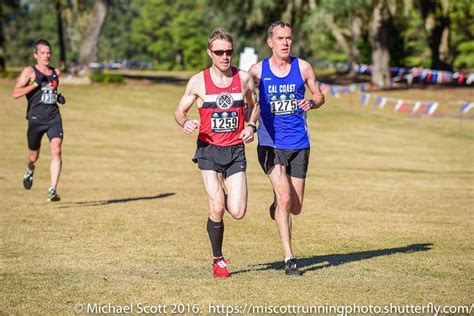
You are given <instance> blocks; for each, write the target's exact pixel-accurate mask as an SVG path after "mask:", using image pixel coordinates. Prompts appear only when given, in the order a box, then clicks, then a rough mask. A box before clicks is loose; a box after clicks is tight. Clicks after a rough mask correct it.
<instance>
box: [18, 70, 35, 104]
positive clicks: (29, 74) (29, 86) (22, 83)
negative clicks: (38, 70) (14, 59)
mask: <svg viewBox="0 0 474 316" xmlns="http://www.w3.org/2000/svg"><path fill="white" fill-rule="evenodd" d="M37 86H38V83H37V82H36V81H35V71H34V70H33V68H32V67H26V68H25V69H23V71H22V72H21V74H20V76H19V77H18V79H17V81H16V84H15V87H14V88H13V92H12V97H13V99H15V100H16V99H18V98H21V97H22V96H25V95H26V94H28V93H29V92H31V91H33V90H34V89H36V87H37Z"/></svg>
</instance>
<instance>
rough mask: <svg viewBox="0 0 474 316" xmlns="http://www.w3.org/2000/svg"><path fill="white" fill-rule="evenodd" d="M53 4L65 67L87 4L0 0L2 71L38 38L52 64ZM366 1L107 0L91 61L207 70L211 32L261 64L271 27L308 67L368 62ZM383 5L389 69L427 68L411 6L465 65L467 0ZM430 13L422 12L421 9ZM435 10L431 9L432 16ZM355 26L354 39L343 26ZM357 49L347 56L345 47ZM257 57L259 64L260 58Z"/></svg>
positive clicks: (369, 10) (473, 23) (420, 26)
mask: <svg viewBox="0 0 474 316" xmlns="http://www.w3.org/2000/svg"><path fill="white" fill-rule="evenodd" d="M54 1H61V5H62V12H61V15H62V18H63V21H64V25H63V27H64V30H65V42H66V49H67V61H68V62H69V63H74V62H75V61H76V60H77V59H78V57H79V48H80V47H81V44H82V40H83V34H84V30H85V28H86V26H87V24H88V21H89V18H90V14H91V9H92V7H93V4H94V1H93V0H22V1H19V0H18V1H15V0H8V1H4V2H3V24H4V33H5V34H4V35H5V48H6V59H7V64H8V65H9V66H24V65H26V64H31V63H32V62H33V58H32V49H31V48H32V47H31V46H32V44H33V43H34V41H35V40H37V39H38V38H45V39H47V40H49V41H50V42H51V44H52V46H53V61H52V63H53V64H57V60H58V53H59V52H58V49H59V48H58V43H59V41H58V35H57V25H56V23H57V22H56V21H57V20H56V9H55V5H54V3H55V2H54ZM375 3H376V1H374V0H353V1H349V0H338V1H312V0H242V1H227V2H222V1H218V0H197V1H187V0H176V1H172V0H154V1H148V0H120V1H118V0H117V1H110V2H109V9H108V15H107V17H106V21H105V24H104V27H103V32H102V35H101V39H100V44H99V59H100V60H99V61H100V62H109V61H121V60H124V59H126V60H130V61H134V62H152V63H153V65H154V67H155V68H157V69H163V70H169V69H176V70H182V69H183V70H197V69H200V68H203V67H206V66H207V65H208V64H209V58H208V56H207V54H206V48H207V37H208V35H209V33H210V32H211V30H212V29H213V28H215V27H217V26H221V27H224V28H226V29H227V30H229V31H230V32H231V33H232V35H233V36H234V49H235V50H236V53H237V54H236V56H235V58H234V61H235V62H238V57H239V56H238V55H239V54H238V53H239V52H241V51H243V49H244V48H245V47H246V46H250V47H254V48H255V49H256V52H257V54H258V55H259V56H268V55H269V54H270V51H269V49H268V47H267V45H266V29H267V27H268V25H269V24H270V23H271V22H273V21H275V20H285V21H289V22H291V23H292V25H293V33H294V36H295V41H294V51H293V53H294V54H295V55H298V56H301V57H303V58H306V59H309V60H326V61H350V59H351V58H354V61H355V62H358V63H371V52H372V43H371V39H372V34H371V32H372V30H371V21H372V14H373V7H374V4H375ZM388 3H389V6H390V7H391V12H392V15H391V19H390V25H389V26H388V28H389V32H390V39H391V40H390V42H389V50H390V56H391V65H396V66H408V67H412V66H423V67H429V66H430V59H431V54H432V52H431V50H430V46H429V44H428V41H429V34H427V33H426V32H425V31H423V30H424V29H425V22H426V21H425V20H424V19H423V16H422V12H421V9H420V8H421V6H422V5H424V7H423V8H424V9H426V8H427V6H428V9H430V10H431V11H430V12H434V16H435V18H437V17H445V16H447V17H449V56H448V57H449V58H448V61H449V62H451V63H452V64H453V65H454V66H456V67H468V68H469V67H471V68H472V67H474V60H473V57H472V56H473V51H472V44H470V42H471V41H473V40H474V2H473V1H471V0H457V1H448V2H446V3H447V5H443V6H440V5H439V3H437V2H436V1H430V0H427V1H425V2H423V3H422V2H420V1H409V0H407V1H398V0H394V1H388ZM430 6H431V7H430ZM440 8H441V9H442V10H444V11H442V12H441V11H440V10H441V9H440ZM328 16H331V17H333V21H334V23H335V25H336V26H337V28H339V30H340V32H341V34H343V37H344V40H345V41H346V42H347V47H350V48H351V50H347V48H346V50H344V49H342V48H341V45H340V43H338V42H337V41H336V40H335V38H334V34H333V31H334V30H333V29H331V28H329V27H328V26H327V24H326V23H325V18H326V17H328ZM356 17H357V18H358V19H361V20H362V26H361V29H360V31H361V35H360V37H359V38H355V37H354V36H353V33H352V31H353V30H352V29H351V27H352V23H353V21H354V19H355V18H356ZM354 48H355V49H357V51H358V53H357V54H356V55H355V56H350V55H349V54H352V49H354ZM260 58H261V57H260Z"/></svg>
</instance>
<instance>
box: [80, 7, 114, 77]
mask: <svg viewBox="0 0 474 316" xmlns="http://www.w3.org/2000/svg"><path fill="white" fill-rule="evenodd" d="M106 15H107V0H96V1H95V2H94V8H93V9H92V17H91V21H90V23H89V25H88V26H87V29H86V34H85V37H84V42H83V44H82V47H81V54H80V58H79V63H80V65H81V68H82V67H87V66H88V65H89V63H91V62H97V59H98V53H99V38H100V32H101V30H102V25H103V24H104V21H105V17H106Z"/></svg>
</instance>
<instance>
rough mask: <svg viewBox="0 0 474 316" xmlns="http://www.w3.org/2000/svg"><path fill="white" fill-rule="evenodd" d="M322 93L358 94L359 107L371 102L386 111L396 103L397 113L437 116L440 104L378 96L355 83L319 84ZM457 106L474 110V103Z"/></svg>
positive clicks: (462, 112)
mask: <svg viewBox="0 0 474 316" xmlns="http://www.w3.org/2000/svg"><path fill="white" fill-rule="evenodd" d="M319 85H320V89H321V92H322V93H323V94H324V95H326V94H327V93H330V94H331V95H332V96H334V97H336V98H339V97H340V95H341V94H346V93H358V94H360V97H359V105H360V106H369V105H370V103H371V102H373V103H372V108H374V109H380V110H382V109H384V108H385V107H386V105H387V104H388V103H390V102H392V103H394V104H395V106H394V107H393V110H394V111H396V112H405V113H406V112H410V113H412V114H423V115H429V116H432V115H435V113H436V111H437V110H438V108H439V106H440V103H439V102H437V101H423V100H409V99H401V98H393V97H387V96H380V95H376V94H375V93H369V92H366V89H367V87H368V85H369V84H368V83H353V84H348V85H331V84H326V83H323V82H319ZM455 104H460V105H461V106H460V108H459V113H461V114H462V115H465V114H467V113H468V112H469V111H470V110H472V109H473V108H474V102H469V101H467V102H466V101H457V102H455Z"/></svg>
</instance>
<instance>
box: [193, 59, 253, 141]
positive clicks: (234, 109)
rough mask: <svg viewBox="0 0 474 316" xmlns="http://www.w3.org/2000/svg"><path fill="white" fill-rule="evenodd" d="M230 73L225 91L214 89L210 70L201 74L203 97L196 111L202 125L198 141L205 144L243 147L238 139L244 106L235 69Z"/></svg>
mask: <svg viewBox="0 0 474 316" xmlns="http://www.w3.org/2000/svg"><path fill="white" fill-rule="evenodd" d="M231 70H232V83H231V84H230V85H229V86H228V87H225V88H220V87H217V86H216V85H215V84H214V83H213V82H212V79H211V74H210V69H209V68H208V69H205V70H204V71H203V73H204V84H205V87H206V95H205V96H204V103H203V105H202V107H201V108H199V116H200V117H201V125H200V128H199V136H198V138H199V139H200V140H202V141H204V142H206V143H208V144H212V145H217V146H231V145H238V144H242V140H241V139H239V136H240V133H241V132H242V130H243V129H244V120H245V104H244V98H243V95H242V85H241V83H240V76H239V71H238V69H237V68H234V67H232V68H231Z"/></svg>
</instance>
